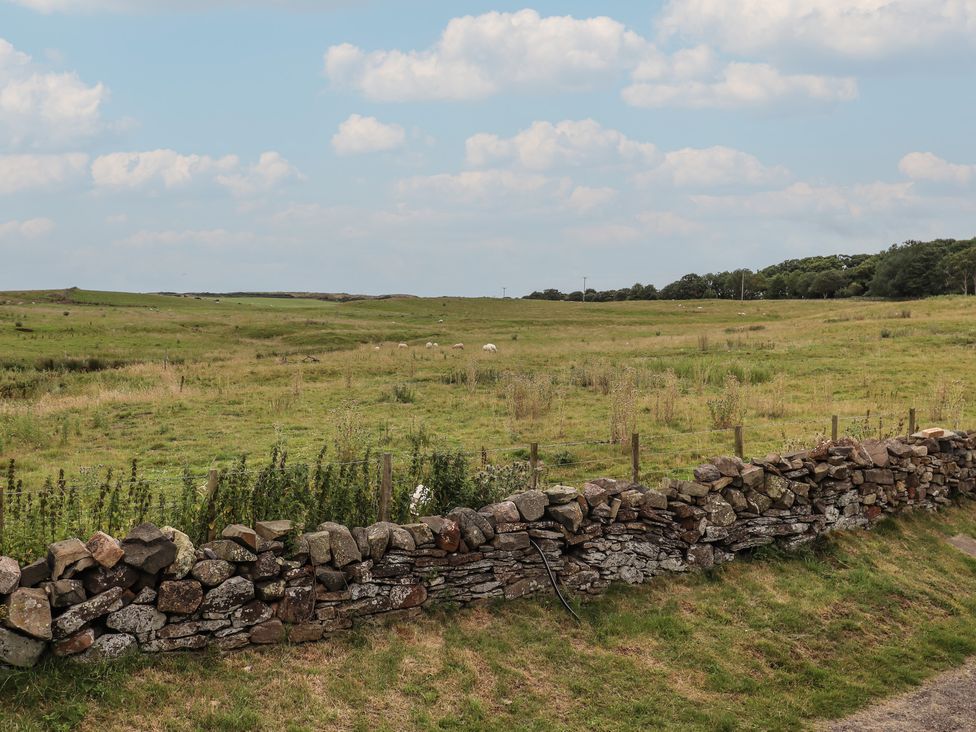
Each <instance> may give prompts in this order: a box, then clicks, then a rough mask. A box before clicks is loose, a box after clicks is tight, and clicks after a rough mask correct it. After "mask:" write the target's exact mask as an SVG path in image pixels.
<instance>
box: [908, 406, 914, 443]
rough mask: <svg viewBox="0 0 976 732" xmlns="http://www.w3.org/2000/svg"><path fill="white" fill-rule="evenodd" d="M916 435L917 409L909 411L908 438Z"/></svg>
mask: <svg viewBox="0 0 976 732" xmlns="http://www.w3.org/2000/svg"><path fill="white" fill-rule="evenodd" d="M914 434H915V407H912V408H911V409H909V410H908V436H909V437H911V436H912V435H914Z"/></svg>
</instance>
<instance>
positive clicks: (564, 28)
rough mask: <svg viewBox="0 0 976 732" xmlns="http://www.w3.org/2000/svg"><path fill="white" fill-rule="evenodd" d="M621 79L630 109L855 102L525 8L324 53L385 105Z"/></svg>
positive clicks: (760, 68) (340, 75) (801, 79)
mask: <svg viewBox="0 0 976 732" xmlns="http://www.w3.org/2000/svg"><path fill="white" fill-rule="evenodd" d="M966 1H967V2H971V1H972V0H966ZM627 72H630V73H631V76H632V83H631V85H630V86H628V87H626V88H625V89H624V90H623V92H622V96H623V99H624V101H625V102H627V103H628V104H631V105H633V106H638V107H663V106H681V107H694V108H699V107H757V106H764V105H769V104H772V103H776V102H781V101H794V100H797V99H809V100H811V101H813V102H817V103H824V102H838V101H848V100H851V99H854V98H855V97H856V96H857V83H856V81H855V80H854V79H852V78H848V77H832V76H820V75H814V74H793V73H784V72H781V71H780V70H778V69H777V68H775V67H773V66H772V65H770V64H768V63H743V62H732V63H726V64H724V65H723V64H720V63H719V61H718V58H717V57H716V55H715V53H714V52H713V51H712V50H711V49H710V48H709V47H708V46H707V45H699V46H695V47H691V48H685V49H680V50H678V51H676V52H675V53H674V54H672V55H670V56H669V55H667V54H664V53H662V52H661V51H660V50H658V49H657V48H655V46H654V45H653V44H652V43H650V42H649V41H648V40H647V39H645V38H643V37H642V36H640V35H639V34H637V33H635V32H633V31H631V30H628V29H627V27H626V26H625V25H623V24H622V23H620V22H619V21H617V20H614V19H613V18H608V17H595V18H586V19H578V18H573V17H571V16H548V17H542V16H540V15H539V13H537V12H536V11H534V10H521V11H519V12H516V13H498V12H492V13H485V14H483V15H478V16H465V17H461V18H454V19H452V20H451V21H450V22H449V23H448V24H447V27H446V28H445V29H444V31H443V33H442V34H441V37H440V39H439V40H438V41H437V42H436V43H435V44H434V45H433V46H431V47H430V48H427V49H425V50H419V51H418V50H411V51H401V50H396V49H393V50H380V51H371V52H367V51H364V50H363V49H361V48H359V47H357V46H354V45H352V44H350V43H343V44H340V45H336V46H332V47H330V48H329V49H328V51H326V54H325V74H326V76H327V77H329V79H330V80H331V81H332V82H333V84H334V85H336V86H338V87H342V88H348V89H352V90H354V91H357V92H359V93H361V94H363V95H365V96H366V97H368V98H370V99H374V100H377V101H387V102H389V101H409V100H423V99H452V100H459V99H483V98H485V97H488V96H491V95H493V94H498V93H500V92H503V91H543V92H552V91H554V90H558V91H574V90H575V91H578V90H587V89H593V88H599V86H600V85H601V84H602V85H606V83H607V82H608V81H613V80H614V79H616V78H617V77H618V76H620V75H621V74H624V73H627ZM490 142H491V141H490V140H484V141H482V144H483V145H485V146H487V145H489V144H490Z"/></svg>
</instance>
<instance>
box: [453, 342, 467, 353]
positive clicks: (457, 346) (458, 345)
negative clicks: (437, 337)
mask: <svg viewBox="0 0 976 732" xmlns="http://www.w3.org/2000/svg"><path fill="white" fill-rule="evenodd" d="M451 348H453V349H454V350H455V351H463V350H464V344H463V343H455V344H454V345H453V346H451Z"/></svg>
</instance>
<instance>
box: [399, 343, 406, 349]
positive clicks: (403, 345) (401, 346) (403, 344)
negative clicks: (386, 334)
mask: <svg viewBox="0 0 976 732" xmlns="http://www.w3.org/2000/svg"><path fill="white" fill-rule="evenodd" d="M406 347H407V344H406V343H398V344H397V348H406Z"/></svg>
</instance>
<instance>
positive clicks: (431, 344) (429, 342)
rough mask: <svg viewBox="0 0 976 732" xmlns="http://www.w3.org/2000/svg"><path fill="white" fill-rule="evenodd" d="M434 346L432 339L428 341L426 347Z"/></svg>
mask: <svg viewBox="0 0 976 732" xmlns="http://www.w3.org/2000/svg"><path fill="white" fill-rule="evenodd" d="M433 347H434V344H433V343H432V342H431V341H427V345H425V346H424V348H433Z"/></svg>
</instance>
